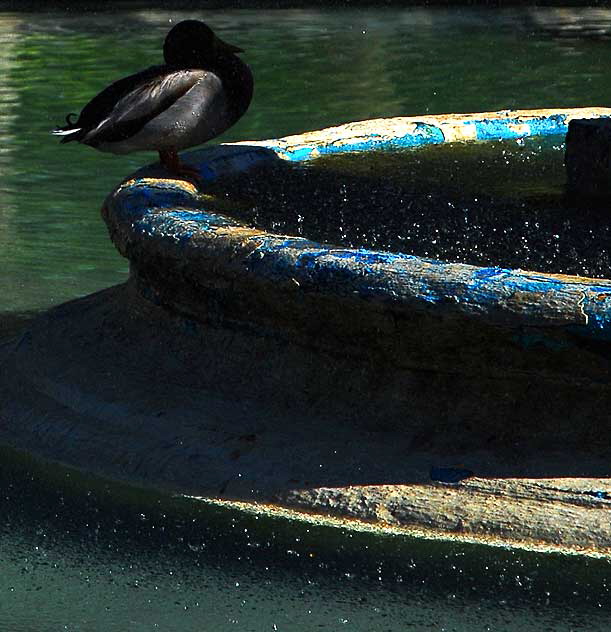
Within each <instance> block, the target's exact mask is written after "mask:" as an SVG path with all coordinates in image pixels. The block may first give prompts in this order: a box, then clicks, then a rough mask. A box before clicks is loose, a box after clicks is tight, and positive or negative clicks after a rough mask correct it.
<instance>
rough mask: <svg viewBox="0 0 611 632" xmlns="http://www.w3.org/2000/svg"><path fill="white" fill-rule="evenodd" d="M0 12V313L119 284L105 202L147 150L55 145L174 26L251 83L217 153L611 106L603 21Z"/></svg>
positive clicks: (548, 12)
mask: <svg viewBox="0 0 611 632" xmlns="http://www.w3.org/2000/svg"><path fill="white" fill-rule="evenodd" d="M123 6H124V7H127V8H123V9H122V10H119V9H117V10H116V11H114V12H104V13H86V14H85V13H83V14H79V12H78V11H77V10H70V11H66V12H55V13H52V12H49V13H45V12H37V13H0V44H1V45H2V51H3V55H2V59H1V60H0V65H1V66H2V68H1V70H2V72H1V73H0V77H1V78H0V172H1V173H2V178H1V179H0V267H1V269H2V275H1V276H0V297H2V298H1V300H0V313H2V312H15V311H19V312H24V311H30V310H37V309H43V308H46V307H48V306H50V305H52V304H56V303H59V302H62V301H65V300H67V299H69V298H73V297H76V296H79V295H82V294H86V293H89V292H92V291H95V290H97V289H100V288H103V287H106V286H108V285H111V284H113V283H117V282H119V281H121V280H123V279H124V278H125V276H126V271H127V265H126V262H125V261H124V260H122V258H121V257H120V256H119V255H118V254H117V253H116V251H115V249H114V248H113V247H112V245H111V244H110V243H109V240H108V236H107V233H106V229H105V227H104V225H103V223H102V222H101V221H100V217H99V208H100V206H101V204H102V201H103V199H104V197H105V195H106V194H107V193H108V192H109V191H110V190H111V189H112V188H113V187H114V186H115V185H116V184H117V183H118V182H120V181H121V179H122V178H124V177H125V176H126V175H127V174H129V173H130V172H131V171H133V170H135V169H136V168H138V167H140V166H142V165H143V164H146V163H148V162H151V161H153V160H155V158H156V157H155V155H154V154H152V153H146V152H145V153H140V154H131V155H129V156H124V157H117V156H112V155H108V154H102V153H99V152H96V151H95V150H93V149H91V148H88V147H83V146H77V145H75V144H71V145H61V146H60V145H59V144H58V141H57V139H55V138H53V137H51V136H50V135H49V134H48V132H49V130H50V129H52V128H53V127H54V126H56V125H59V124H61V123H62V122H63V120H64V117H65V115H66V114H67V113H68V112H74V111H76V112H78V111H79V109H80V107H82V105H83V104H84V103H85V102H86V101H87V100H88V99H89V98H91V97H92V96H93V95H94V94H95V93H96V92H97V91H99V90H100V89H102V88H103V87H104V86H105V85H106V84H107V83H108V82H109V81H110V80H114V79H116V78H118V77H120V76H123V75H125V74H127V73H131V72H133V71H134V70H137V69H139V68H142V67H144V66H146V65H149V64H153V63H157V62H158V61H159V60H160V47H161V43H162V41H163V37H164V35H165V33H166V32H167V30H168V28H169V27H170V26H171V23H172V22H175V21H177V20H180V19H183V18H186V17H199V18H203V19H206V20H208V21H209V22H210V23H211V24H212V25H213V26H214V27H216V28H217V29H218V31H219V32H220V33H222V35H223V37H225V38H226V39H227V40H228V41H231V42H235V43H237V44H239V45H240V46H242V47H243V48H244V49H245V50H246V53H245V54H244V58H245V59H246V60H247V61H248V63H250V64H251V66H252V68H253V71H254V74H255V78H256V94H255V98H254V101H253V103H252V105H251V108H250V110H249V112H248V113H247V114H246V116H245V117H244V118H243V119H242V120H241V121H240V122H239V123H238V124H237V125H236V126H235V127H234V128H233V129H231V130H229V131H228V132H227V133H226V134H225V136H224V138H223V139H224V140H233V139H260V138H270V137H275V136H279V135H283V134H288V133H297V132H301V131H305V130H309V129H316V128H321V127H324V126H328V125H333V124H337V123H341V122H345V121H350V120H358V119H367V118H371V117H379V116H396V115H417V114H422V113H444V112H474V111H486V110H497V109H505V108H534V107H574V106H585V105H605V104H608V103H609V101H610V100H611V77H610V75H609V73H608V60H609V59H611V41H610V37H609V35H610V34H611V10H609V9H519V10H518V9H511V10H501V9H497V8H495V9H488V10H481V9H453V10H449V9H430V10H428V9H422V8H407V9H396V8H393V9H390V8H388V9H377V10H376V9H363V10H339V9H335V10H312V11H308V10H303V9H301V10H297V9H296V10H287V11H264V10H239V11H236V10H234V11H199V12H198V11H195V12H189V13H187V12H178V11H175V12H172V11H161V10H155V11H143V10H138V11H136V10H134V11H130V10H129V5H128V4H127V3H124V4H123Z"/></svg>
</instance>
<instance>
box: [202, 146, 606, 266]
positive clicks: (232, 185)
mask: <svg viewBox="0 0 611 632" xmlns="http://www.w3.org/2000/svg"><path fill="white" fill-rule="evenodd" d="M563 161H564V138H563V137H539V138H537V137H533V138H529V139H525V140H517V141H515V140H512V141H500V142H498V141H497V142H482V143H475V142H469V143H452V144H445V145H429V146H423V147H418V148H414V149H403V150H387V151H378V152H364V153H352V154H340V155H330V156H325V157H323V158H318V159H316V160H312V161H311V162H308V163H304V164H292V163H286V162H284V161H277V162H275V163H271V165H269V166H265V167H259V168H257V169H253V170H251V171H250V172H249V173H247V174H240V175H239V176H236V177H232V178H227V179H224V180H221V181H220V182H218V183H215V185H214V186H213V187H211V191H213V192H214V193H215V194H216V196H217V204H218V207H219V210H220V211H221V212H224V213H228V214H229V215H231V216H233V217H239V218H240V219H241V220H242V221H244V222H246V223H248V224H249V225H252V226H256V227H258V228H262V229H264V230H269V231H271V232H276V233H280V234H287V235H298V236H301V237H306V238H308V239H312V240H314V241H319V242H326V243H330V244H336V245H341V246H347V247H350V248H370V249H374V250H387V251H390V252H403V253H407V254H415V255H419V256H422V257H430V258H434V259H441V260H444V261H455V262H460V263H469V264H473V265H484V266H494V265H498V266H501V267H506V268H522V269H527V270H538V271H542V272H555V273H564V274H575V275H581V276H591V277H603V278H604V277H608V276H609V273H610V270H611V261H610V257H609V248H610V247H611V227H610V223H609V208H608V203H607V201H606V200H601V201H596V200H590V199H587V198H583V197H581V196H574V195H570V194H569V193H568V192H567V190H566V184H565V181H566V176H565V172H564V164H563ZM212 205H213V206H214V203H213V204H212Z"/></svg>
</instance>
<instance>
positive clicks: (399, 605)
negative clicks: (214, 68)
mask: <svg viewBox="0 0 611 632" xmlns="http://www.w3.org/2000/svg"><path fill="white" fill-rule="evenodd" d="M75 6H76V5H75ZM185 17H202V18H204V19H207V20H208V21H209V22H210V23H211V24H212V25H214V26H215V27H216V28H218V30H219V31H220V32H221V33H222V35H223V37H224V38H225V39H227V40H228V41H231V42H235V43H236V44H239V45H240V46H242V47H244V48H245V49H246V51H247V52H246V55H245V58H246V59H247V60H248V61H249V63H250V64H251V65H252V68H253V70H254V73H255V77H256V96H255V100H254V102H253V104H252V106H251V109H250V111H249V112H248V114H247V115H246V116H245V117H244V119H243V120H242V121H240V123H239V124H238V125H236V127H235V128H234V129H232V130H230V131H229V132H228V133H227V135H226V136H225V140H232V139H248V138H269V137H274V136H279V135H283V134H288V133H296V132H300V131H303V130H307V129H315V128H320V127H324V126H326V125H332V124H336V123H340V122H344V121H350V120H356V119H366V118H371V117H377V116H393V115H400V114H401V115H410V114H414V115H415V114H421V113H425V112H431V113H435V112H437V113H440V112H461V111H462V112H469V111H484V110H495V109H503V108H517V107H522V108H531V107H565V106H566V107H568V106H584V105H606V104H608V103H609V101H610V100H611V79H610V78H609V73H608V64H609V60H610V59H611V41H610V40H611V11H610V10H606V9H598V10H579V9H575V10H568V9H562V10H561V9H550V10H515V11H514V10H507V11H505V10H499V9H491V10H425V9H405V10H399V9H387V10H361V11H356V10H355V11H345V10H333V11H325V10H317V11H306V10H294V11H274V12H264V11H257V10H242V11H224V12H203V11H202V12H199V13H197V12H195V13H190V14H185V13H178V12H170V11H166V12H163V11H134V12H129V11H122V12H114V13H109V12H107V13H100V14H95V13H88V14H86V15H80V14H79V13H78V11H76V10H73V11H70V12H68V13H57V14H50V13H49V14H44V13H37V14H26V13H22V14H19V13H13V14H6V13H4V14H0V44H1V50H2V55H1V58H0V65H1V73H0V141H1V142H0V174H1V177H0V269H1V270H2V273H1V274H0V315H1V317H0V336H1V335H2V333H3V332H6V331H14V330H16V329H17V328H18V327H19V324H20V322H21V321H20V318H21V316H20V314H22V313H30V312H35V311H37V310H41V309H44V308H46V307H48V306H50V305H52V304H56V303H59V302H62V301H65V300H67V299H70V298H72V297H75V296H79V295H82V294H85V293H88V292H92V291H95V290H97V289H100V288H103V287H106V286H108V285H110V284H113V283H117V282H119V281H121V280H123V279H124V278H125V276H126V270H127V266H126V263H125V261H123V260H122V259H121V258H120V257H119V256H118V254H117V253H116V252H115V250H114V248H113V247H112V245H111V244H110V242H109V240H108V237H107V234H106V229H105V227H104V225H103V223H102V221H101V219H100V217H99V208H100V206H101V204H102V201H103V199H104V196H105V195H106V194H107V193H108V192H109V191H110V190H111V189H112V188H113V186H114V185H116V184H117V183H118V182H119V181H120V180H121V179H122V178H123V177H124V176H125V175H126V174H128V173H129V172H131V171H133V170H135V169H136V168H138V167H139V166H141V165H143V164H146V163H147V162H149V161H151V160H153V159H154V156H153V155H152V154H149V155H147V154H133V155H131V156H128V157H123V158H118V157H115V156H109V155H104V154H100V153H96V152H95V151H93V150H92V149H90V148H86V147H79V146H59V145H58V143H57V141H56V139H53V138H52V137H51V136H49V134H48V131H49V130H50V129H52V128H53V127H54V126H55V125H57V124H59V123H61V122H62V121H63V119H64V116H65V114H66V113H67V112H70V111H78V109H79V107H80V106H81V105H82V104H83V103H85V102H86V100H88V99H89V98H90V97H91V96H92V95H93V94H94V93H95V92H97V91H98V90H100V89H101V88H102V87H104V85H105V84H106V83H107V82H108V81H109V80H112V79H115V78H117V77H119V76H121V75H124V74H126V73H128V72H132V71H134V70H135V69H138V68H140V67H142V66H145V65H149V64H151V63H156V62H157V61H158V60H159V59H160V52H159V49H160V44H161V42H162V40H163V37H164V34H165V32H166V31H167V29H168V26H169V20H170V19H173V20H175V21H176V20H179V19H182V18H185ZM1 463H2V464H1V465H0V488H1V489H2V492H1V493H0V630H10V631H11V632H13V631H15V632H32V631H36V632H38V631H45V632H46V631H49V632H51V631H55V630H70V631H77V630H78V631H81V630H82V631H83V632H89V631H95V630H104V631H105V630H121V631H123V630H130V631H131V630H138V631H139V630H155V629H159V630H177V631H183V630H187V631H189V630H198V631H199V630H211V631H215V632H216V631H221V632H222V631H224V630H230V629H235V630H253V631H258V630H263V631H265V630H270V631H271V630H281V631H293V630H303V631H306V630H307V631H310V630H338V629H340V630H344V629H345V630H359V631H365V630H367V631H370V630H372V631H380V632H382V631H387V630H392V631H399V630H410V629H412V630H438V631H442V630H445V631H447V632H450V631H460V632H463V631H465V632H466V631H471V630H501V631H511V630H516V631H517V630H520V631H521V632H525V631H530V630H532V631H535V630H536V631H539V630H554V631H569V630H587V631H592V630H601V631H603V630H608V629H609V626H608V622H609V617H610V609H611V604H610V600H609V593H608V583H607V578H608V576H609V573H608V571H609V567H608V564H607V563H605V562H597V561H589V562H588V561H584V560H575V559H567V558H562V557H555V556H554V557H542V556H535V555H529V554H522V553H509V552H503V551H501V552H499V551H493V550H482V549H479V548H477V547H475V548H474V547H465V546H458V545H452V546H450V545H439V544H427V543H422V542H417V541H413V540H399V539H394V538H391V539H385V540H383V541H376V540H375V539H374V538H371V537H366V536H356V535H354V534H350V533H347V532H338V533H333V532H331V531H329V530H325V529H310V531H308V530H307V529H306V528H305V527H304V528H302V527H298V526H297V525H288V526H284V525H281V524H279V523H275V522H273V521H272V522H270V521H262V520H260V521H255V520H254V519H252V518H247V517H243V516H239V515H236V514H231V513H228V512H217V511H211V510H204V509H197V508H195V507H193V506H192V505H191V504H189V503H186V504H185V503H182V504H181V503H178V502H177V503H174V502H172V501H169V500H167V499H159V498H153V499H151V498H149V497H144V496H143V495H138V494H135V495H131V496H130V495H129V493H128V492H125V494H126V498H125V499H122V493H123V492H121V491H120V490H118V489H116V488H114V487H108V486H106V487H105V486H103V485H100V484H94V483H92V482H88V481H85V482H81V483H79V484H78V485H74V484H73V483H72V482H71V480H69V479H68V478H66V477H65V476H63V477H62V476H59V475H57V474H54V473H52V472H49V471H41V470H40V469H38V468H36V467H35V466H33V465H27V464H26V465H19V464H16V463H14V462H12V461H9V460H7V459H6V458H3V459H2V461H1Z"/></svg>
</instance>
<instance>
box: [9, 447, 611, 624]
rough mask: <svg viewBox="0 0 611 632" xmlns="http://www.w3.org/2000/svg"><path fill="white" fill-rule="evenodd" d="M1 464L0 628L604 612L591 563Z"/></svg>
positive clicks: (600, 617) (601, 567) (543, 620)
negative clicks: (319, 521) (332, 524)
mask: <svg viewBox="0 0 611 632" xmlns="http://www.w3.org/2000/svg"><path fill="white" fill-rule="evenodd" d="M2 463H3V465H2V468H1V470H0V480H1V481H2V490H3V491H2V494H0V515H1V516H2V520H1V521H0V538H1V539H2V540H5V546H3V547H2V552H1V553H0V558H2V566H3V568H4V569H5V571H3V574H2V576H1V578H0V593H1V594H2V607H1V608H0V622H2V621H4V624H5V625H6V623H7V622H9V623H10V622H14V623H15V627H11V628H10V629H11V630H27V629H36V630H47V629H48V630H52V629H58V628H57V627H55V626H58V625H60V624H65V625H66V626H67V627H66V629H70V630H81V629H82V630H98V629H100V630H101V629H119V628H114V627H113V625H116V624H118V623H119V622H121V621H123V622H124V621H125V619H124V617H125V616H126V615H127V613H129V620H130V621H131V626H130V629H133V630H140V629H142V630H144V629H149V628H148V627H146V624H148V625H152V624H153V623H157V624H158V625H159V626H160V628H161V629H172V630H174V629H176V630H178V629H180V630H195V629H202V628H198V627H197V625H202V624H206V625H210V626H212V627H210V629H214V630H226V629H230V628H231V629H233V628H234V627H237V628H238V629H240V630H265V629H274V630H276V629H277V630H283V629H284V630H301V629H303V630H313V629H328V630H334V629H337V626H338V624H343V625H342V629H348V630H372V629H376V630H381V631H383V630H388V631H390V630H405V629H412V628H413V629H416V630H424V629H434V630H447V631H448V632H449V631H451V630H456V631H463V630H465V631H466V630H476V629H477V630H500V629H502V630H508V631H509V630H518V629H519V630H533V631H534V630H543V629H553V630H556V631H559V630H588V631H593V630H603V629H605V627H604V625H605V622H606V621H608V616H609V608H610V606H611V601H610V595H609V586H608V579H609V576H610V575H609V573H610V570H611V569H610V567H609V562H608V561H607V560H597V559H582V558H578V557H566V556H561V555H542V554H535V553H528V552H518V551H510V550H505V549H495V548H490V547H483V546H479V545H465V544H458V543H456V544H454V543H448V542H446V543H443V542H435V541H426V540H419V539H415V538H411V537H397V536H384V537H380V536H374V535H371V534H368V533H364V532H358V531H352V530H349V529H344V528H342V529H335V528H329V527H323V526H316V525H314V524H307V523H301V522H298V521H292V520H283V519H274V518H270V517H264V516H255V515H249V514H244V513H240V512H236V511H233V510H228V509H219V508H213V507H209V506H204V505H201V504H199V503H198V502H196V501H192V500H188V499H181V498H170V497H167V496H164V495H160V494H156V493H152V492H144V491H141V490H138V489H135V488H130V487H124V486H121V485H116V484H111V483H107V482H103V481H100V480H97V479H95V478H93V477H85V476H82V475H80V474H78V473H76V472H74V471H69V470H65V469H63V468H61V467H56V466H51V465H42V464H40V463H36V462H34V461H31V460H29V459H24V458H23V457H20V456H17V455H16V454H15V453H12V452H8V451H3V453H2ZM7 536H8V538H9V540H8V543H7V542H6V538H7ZM7 544H8V546H7ZM58 580H59V581H58ZM41 590H44V602H43V601H41V600H40V598H41V596H42V593H41V592H40V591H41ZM34 603H38V607H37V608H36V609H31V610H29V609H25V608H24V606H26V608H27V606H28V605H30V606H31V605H33V604H34ZM342 619H343V621H342ZM238 622H239V625H238ZM43 623H44V624H43ZM28 625H29V626H30V627H28ZM168 625H169V627H165V626H168ZM104 626H108V627H106V628H105V627H104ZM274 626H275V627H274ZM344 626H345V627H344ZM371 626H375V627H371ZM6 629H8V628H6Z"/></svg>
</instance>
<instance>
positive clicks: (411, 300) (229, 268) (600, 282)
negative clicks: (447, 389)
mask: <svg viewBox="0 0 611 632" xmlns="http://www.w3.org/2000/svg"><path fill="white" fill-rule="evenodd" d="M600 117H611V109H610V108H573V109H566V110H556V109H545V110H520V111H501V112H489V113H482V114H465V115H461V114H449V115H438V116H432V115H427V116H420V117H399V118H392V119H374V120H370V121H361V122H356V123H348V124H346V125H341V126H337V127H332V128H327V129H324V130H319V131H314V132H307V133H304V134H301V135H296V136H287V137H285V138H280V139H271V140H265V141H255V142H248V141H243V142H240V143H234V144H228V145H222V146H218V147H215V148H212V149H204V150H199V151H196V152H191V153H189V154H187V156H186V158H187V160H188V161H189V162H190V163H191V164H194V165H196V166H197V167H198V168H199V169H200V171H201V173H202V176H203V177H204V178H205V179H208V180H212V179H215V178H218V177H220V176H222V175H226V174H229V173H235V172H239V171H243V170H246V169H248V168H250V167H251V166H253V165H256V164H260V163H261V162H263V161H269V160H278V159H279V158H281V159H284V160H291V161H298V160H308V159H312V158H315V157H317V156H319V155H322V154H324V153H337V152H343V151H363V150H368V149H380V148H384V147H398V146H399V147H404V146H418V145H422V144H427V143H441V142H451V141H452V142H453V141H457V140H494V139H506V138H521V137H526V136H529V135H544V134H561V133H564V132H566V129H567V126H568V122H569V121H570V120H572V119H574V118H600ZM103 212H104V216H105V219H106V222H107V224H108V226H109V229H110V233H111V237H112V239H113V241H114V243H115V245H116V246H117V247H118V249H119V251H120V252H121V253H122V254H123V255H124V256H126V257H127V258H128V259H130V261H131V262H132V264H133V268H134V270H136V271H137V270H138V269H139V268H141V267H142V266H143V262H144V261H146V260H150V259H151V258H159V257H161V258H163V259H165V260H166V261H167V262H169V263H170V265H173V264H176V265H177V266H178V267H179V268H180V269H181V270H184V269H185V268H186V267H188V268H190V273H191V274H192V276H194V278H197V277H198V268H206V274H208V273H209V271H210V268H211V267H213V268H214V274H215V275H218V276H219V277H221V278H224V279H226V280H230V281H231V282H232V283H233V282H235V281H236V279H240V280H242V281H243V282H245V283H249V284H253V283H254V284H256V283H258V282H264V283H273V284H281V285H286V286H288V287H291V286H293V287H295V286H297V287H298V288H300V291H302V292H315V293H316V294H318V295H329V296H334V297H338V296H341V297H344V298H349V299H356V300H364V301H367V302H369V303H371V302H374V303H378V304H382V305H383V306H385V307H386V306H387V307H389V308H393V307H394V308H397V307H399V308H400V307H408V308H409V309H422V310H429V309H434V310H435V311H436V312H437V313H439V312H448V313H459V314H468V315H469V316H470V317H483V318H486V319H487V320H492V321H493V322H495V321H496V322H501V323H503V324H508V325H510V326H515V327H522V326H525V325H526V326H536V327H541V326H553V327H566V328H569V329H570V331H571V332H574V333H577V334H579V335H582V336H585V337H588V338H603V339H610V338H611V280H609V279H591V278H585V277H576V276H570V275H561V274H548V273H540V272H532V271H524V270H520V269H514V270H512V269H506V268H501V267H494V266H493V267H478V266H473V265H468V264H459V263H448V262H444V261H439V260H434V259H426V258H422V257H417V256H415V255H408V254H402V253H390V252H380V251H374V250H367V249H350V248H344V247H336V246H332V245H329V244H321V243H316V242H313V241H310V240H307V239H304V238H300V237H293V236H288V235H277V234H273V233H269V232H265V231H262V230H257V229H253V228H249V227H247V226H245V225H244V224H242V223H240V222H239V221H237V220H234V219H232V218H231V217H227V216H225V215H220V214H218V213H215V212H210V211H208V210H206V208H205V197H203V196H200V195H199V193H198V192H197V190H196V188H195V187H194V186H193V185H191V184H190V183H188V182H184V181H179V180H172V179H168V178H163V177H156V176H155V172H154V169H151V168H145V170H142V171H141V172H138V173H137V174H135V176H134V177H132V178H131V179H129V180H127V181H126V182H124V183H123V184H122V185H120V186H119V187H118V188H117V189H116V190H115V191H114V192H113V193H112V194H111V195H110V196H109V197H108V198H107V200H106V202H105V206H104V209H103ZM151 290H152V293H153V294H154V292H155V288H151Z"/></svg>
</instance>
